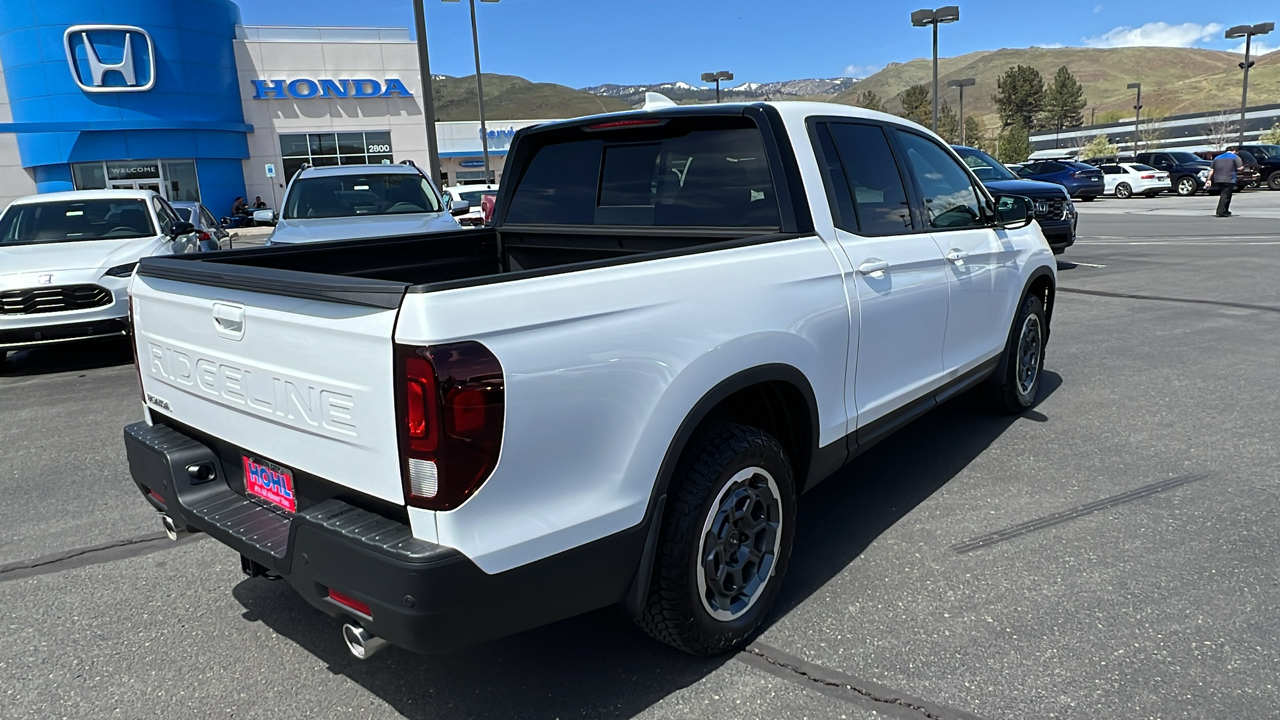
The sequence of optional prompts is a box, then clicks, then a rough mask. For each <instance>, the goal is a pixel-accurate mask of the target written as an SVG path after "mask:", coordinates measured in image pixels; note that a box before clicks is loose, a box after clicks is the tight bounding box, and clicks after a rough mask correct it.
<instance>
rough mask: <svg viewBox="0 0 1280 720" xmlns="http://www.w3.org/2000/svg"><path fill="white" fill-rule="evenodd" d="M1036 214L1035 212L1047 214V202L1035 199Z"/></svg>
mask: <svg viewBox="0 0 1280 720" xmlns="http://www.w3.org/2000/svg"><path fill="white" fill-rule="evenodd" d="M1036 214H1037V215H1048V214H1049V203H1047V202H1045V201H1044V200H1037V201H1036Z"/></svg>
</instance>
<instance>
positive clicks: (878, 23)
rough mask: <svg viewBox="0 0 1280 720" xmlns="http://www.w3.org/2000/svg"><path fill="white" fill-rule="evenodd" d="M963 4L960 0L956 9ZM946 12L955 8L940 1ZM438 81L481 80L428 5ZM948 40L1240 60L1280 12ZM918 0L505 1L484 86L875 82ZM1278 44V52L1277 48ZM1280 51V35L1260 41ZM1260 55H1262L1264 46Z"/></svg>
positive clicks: (1012, 9) (1032, 11)
mask: <svg viewBox="0 0 1280 720" xmlns="http://www.w3.org/2000/svg"><path fill="white" fill-rule="evenodd" d="M953 1H954V0H953ZM238 2H239V4H240V8H241V14H242V16H243V20H244V23H245V24H246V25H310V26H315V25H324V26H353V25H354V26H380V27H410V28H411V27H412V26H413V3H412V0H366V1H365V2H352V0H238ZM943 2H945V0H943ZM425 3H426V5H425V7H426V14H427V38H428V41H429V46H430V50H431V70H432V72H433V73H435V74H445V75H470V74H472V73H474V67H475V66H474V58H473V56H472V51H471V32H470V31H471V26H470V12H469V10H468V7H467V3H466V1H465V0H463V2H441V0H425ZM955 4H957V5H959V6H960V22H958V23H955V24H949V25H943V26H942V27H941V28H940V40H939V44H940V48H939V54H940V55H942V56H943V57H947V56H952V55H960V54H963V53H967V52H972V51H975V50H993V49H997V48H1000V47H1028V46H1032V45H1038V46H1044V47H1058V46H1095V47H1119V46H1127V45H1163V46H1177V47H1202V48H1211V49H1217V50H1237V51H1240V52H1243V44H1242V42H1241V41H1239V40H1226V39H1224V38H1223V31H1224V30H1225V29H1226V28H1227V27H1230V26H1233V25H1239V24H1255V23H1260V22H1267V21H1280V2H1275V0H1218V1H1217V2H1206V1H1205V0H1102V1H1101V2H1097V1H1096V0H1057V1H1056V2H1051V1H1046V0H1030V1H1029V2H1028V1H1025V0H1024V1H1017V0H970V1H969V2H956V3H955ZM920 7H921V3H920V2H919V1H918V0H912V1H908V2H899V1H896V0H878V1H876V0H771V1H766V0H500V2H479V3H477V5H476V13H477V16H478V21H479V23H478V24H479V27H480V52H481V60H482V63H483V69H484V72H486V73H491V72H492V73H502V74H506V75H519V76H521V77H525V78H528V79H530V80H533V81H536V82H555V83H560V84H563V85H569V86H571V87H586V86H590V85H597V84H602V83H620V84H639V83H656V82H672V81H676V80H684V81H686V82H692V83H695V84H701V83H698V76H699V75H700V74H701V73H703V72H710V71H718V70H729V71H731V72H733V73H734V74H735V76H736V80H735V81H734V82H733V83H728V84H730V85H733V84H737V83H739V82H748V81H750V82H770V81H775V80H793V79H799V78H810V77H839V76H851V77H865V76H866V75H869V74H871V73H873V72H875V71H876V70H878V69H880V68H882V67H884V66H885V64H887V63H890V62H905V61H907V60H911V59H913V58H917V57H926V56H928V55H929V53H930V42H931V38H930V32H929V30H928V29H927V28H915V27H912V26H911V21H910V16H911V12H912V11H913V10H917V9H919V8H920ZM1272 38H1274V39H1272ZM1257 40H1258V41H1261V43H1262V48H1261V49H1262V50H1263V51H1264V52H1265V51H1269V50H1274V49H1277V48H1280V32H1277V33H1275V34H1273V35H1272V36H1268V37H1263V38H1258V39H1257ZM1254 45H1255V52H1256V51H1257V46H1258V42H1257V41H1255V43H1254Z"/></svg>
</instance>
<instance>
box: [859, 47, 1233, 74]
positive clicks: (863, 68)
mask: <svg viewBox="0 0 1280 720" xmlns="http://www.w3.org/2000/svg"><path fill="white" fill-rule="evenodd" d="M1240 52H1244V50H1241V51H1240ZM883 69H884V66H883V65H847V66H845V69H844V72H842V73H840V74H841V75H842V76H844V77H851V78H864V77H867V76H868V75H875V74H876V73H878V72H880V71H881V70H883Z"/></svg>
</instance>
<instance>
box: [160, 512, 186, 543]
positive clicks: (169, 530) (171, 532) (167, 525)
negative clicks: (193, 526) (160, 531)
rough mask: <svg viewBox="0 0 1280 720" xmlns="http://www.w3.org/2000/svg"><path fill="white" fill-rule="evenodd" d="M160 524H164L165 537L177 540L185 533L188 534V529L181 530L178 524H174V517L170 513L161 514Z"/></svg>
mask: <svg viewBox="0 0 1280 720" xmlns="http://www.w3.org/2000/svg"><path fill="white" fill-rule="evenodd" d="M160 524H161V525H164V534H165V537H167V538H169V539H170V540H174V541H176V540H178V539H179V538H181V537H182V536H183V535H186V534H187V531H185V530H179V529H178V526H177V525H174V524H173V518H171V517H169V516H168V515H161V516H160Z"/></svg>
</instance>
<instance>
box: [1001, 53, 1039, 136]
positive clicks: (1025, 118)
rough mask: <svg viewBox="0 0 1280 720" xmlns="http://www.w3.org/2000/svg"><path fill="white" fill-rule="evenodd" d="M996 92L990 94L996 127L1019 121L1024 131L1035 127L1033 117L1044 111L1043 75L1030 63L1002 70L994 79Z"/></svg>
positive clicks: (1010, 125)
mask: <svg viewBox="0 0 1280 720" xmlns="http://www.w3.org/2000/svg"><path fill="white" fill-rule="evenodd" d="M996 89H997V90H998V92H997V93H996V94H995V95H993V96H992V97H991V100H992V101H993V102H994V103H995V104H996V111H997V112H999V113H1000V127H1001V128H1004V129H1007V128H1010V127H1012V126H1013V125H1014V124H1021V125H1022V127H1023V130H1024V132H1025V131H1027V130H1030V129H1031V128H1034V127H1035V121H1036V117H1037V116H1039V115H1040V113H1041V112H1042V111H1043V110H1044V78H1042V77H1040V71H1039V70H1036V69H1035V68H1033V67H1031V66H1030V65H1018V66H1016V67H1011V68H1009V69H1008V70H1005V72H1004V74H1003V75H1001V76H1000V78H999V79H998V80H996Z"/></svg>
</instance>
